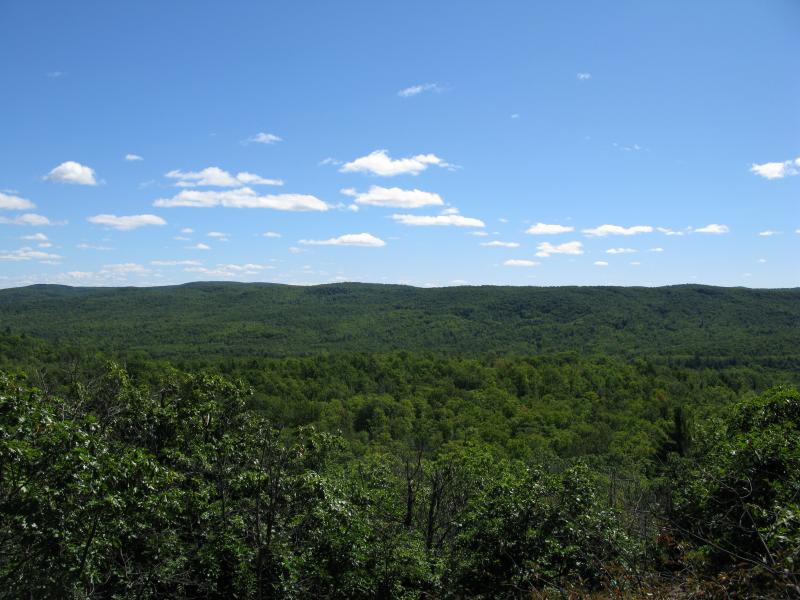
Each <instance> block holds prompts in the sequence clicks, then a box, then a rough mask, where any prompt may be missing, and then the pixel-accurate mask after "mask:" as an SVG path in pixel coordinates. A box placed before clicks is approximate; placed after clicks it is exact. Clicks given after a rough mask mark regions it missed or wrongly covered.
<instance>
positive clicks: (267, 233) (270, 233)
mask: <svg viewBox="0 0 800 600" xmlns="http://www.w3.org/2000/svg"><path fill="white" fill-rule="evenodd" d="M261 237H265V238H279V237H282V236H281V234H280V233H277V232H275V231H265V232H264V233H262V234H261Z"/></svg>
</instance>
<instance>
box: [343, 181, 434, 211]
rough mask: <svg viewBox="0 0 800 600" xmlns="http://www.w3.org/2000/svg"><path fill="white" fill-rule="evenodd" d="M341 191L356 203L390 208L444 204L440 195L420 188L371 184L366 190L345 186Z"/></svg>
mask: <svg viewBox="0 0 800 600" xmlns="http://www.w3.org/2000/svg"><path fill="white" fill-rule="evenodd" d="M341 192H342V193H343V194H344V195H346V196H350V197H352V198H355V202H356V203H357V204H366V205H370V206H387V207H392V208H420V207H422V206H436V205H442V204H444V201H443V200H442V197H441V196H440V195H439V194H436V193H433V192H423V191H422V190H418V189H413V190H404V189H401V188H399V187H392V188H385V187H380V186H378V185H373V186H372V187H370V188H369V191H368V192H357V191H356V190H354V189H352V188H346V189H343V190H341Z"/></svg>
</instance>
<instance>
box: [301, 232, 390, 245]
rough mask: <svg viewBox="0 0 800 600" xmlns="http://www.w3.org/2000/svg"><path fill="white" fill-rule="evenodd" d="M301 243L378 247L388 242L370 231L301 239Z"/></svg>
mask: <svg viewBox="0 0 800 600" xmlns="http://www.w3.org/2000/svg"><path fill="white" fill-rule="evenodd" d="M300 243H301V244H306V245H313V246H362V247H370V248H378V247H380V246H385V245H386V242H384V241H383V240H382V239H380V238H377V237H375V236H374V235H372V234H369V233H347V234H345V235H340V236H339V237H335V238H330V239H328V240H300Z"/></svg>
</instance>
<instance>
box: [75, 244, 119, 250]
mask: <svg viewBox="0 0 800 600" xmlns="http://www.w3.org/2000/svg"><path fill="white" fill-rule="evenodd" d="M75 247H76V248H80V249H81V250H113V248H111V247H109V246H97V245H94V244H77V245H76V246H75Z"/></svg>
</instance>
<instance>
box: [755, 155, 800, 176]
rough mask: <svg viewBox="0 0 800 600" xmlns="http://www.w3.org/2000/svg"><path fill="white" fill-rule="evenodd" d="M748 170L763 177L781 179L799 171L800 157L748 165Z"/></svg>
mask: <svg viewBox="0 0 800 600" xmlns="http://www.w3.org/2000/svg"><path fill="white" fill-rule="evenodd" d="M750 172H751V173H755V174H756V175H759V176H761V177H763V178H764V179H783V178H784V177H791V176H793V175H797V174H798V173H800V157H798V158H795V159H794V160H785V161H783V162H769V163H762V164H760V165H759V164H756V163H753V164H752V165H751V166H750Z"/></svg>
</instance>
